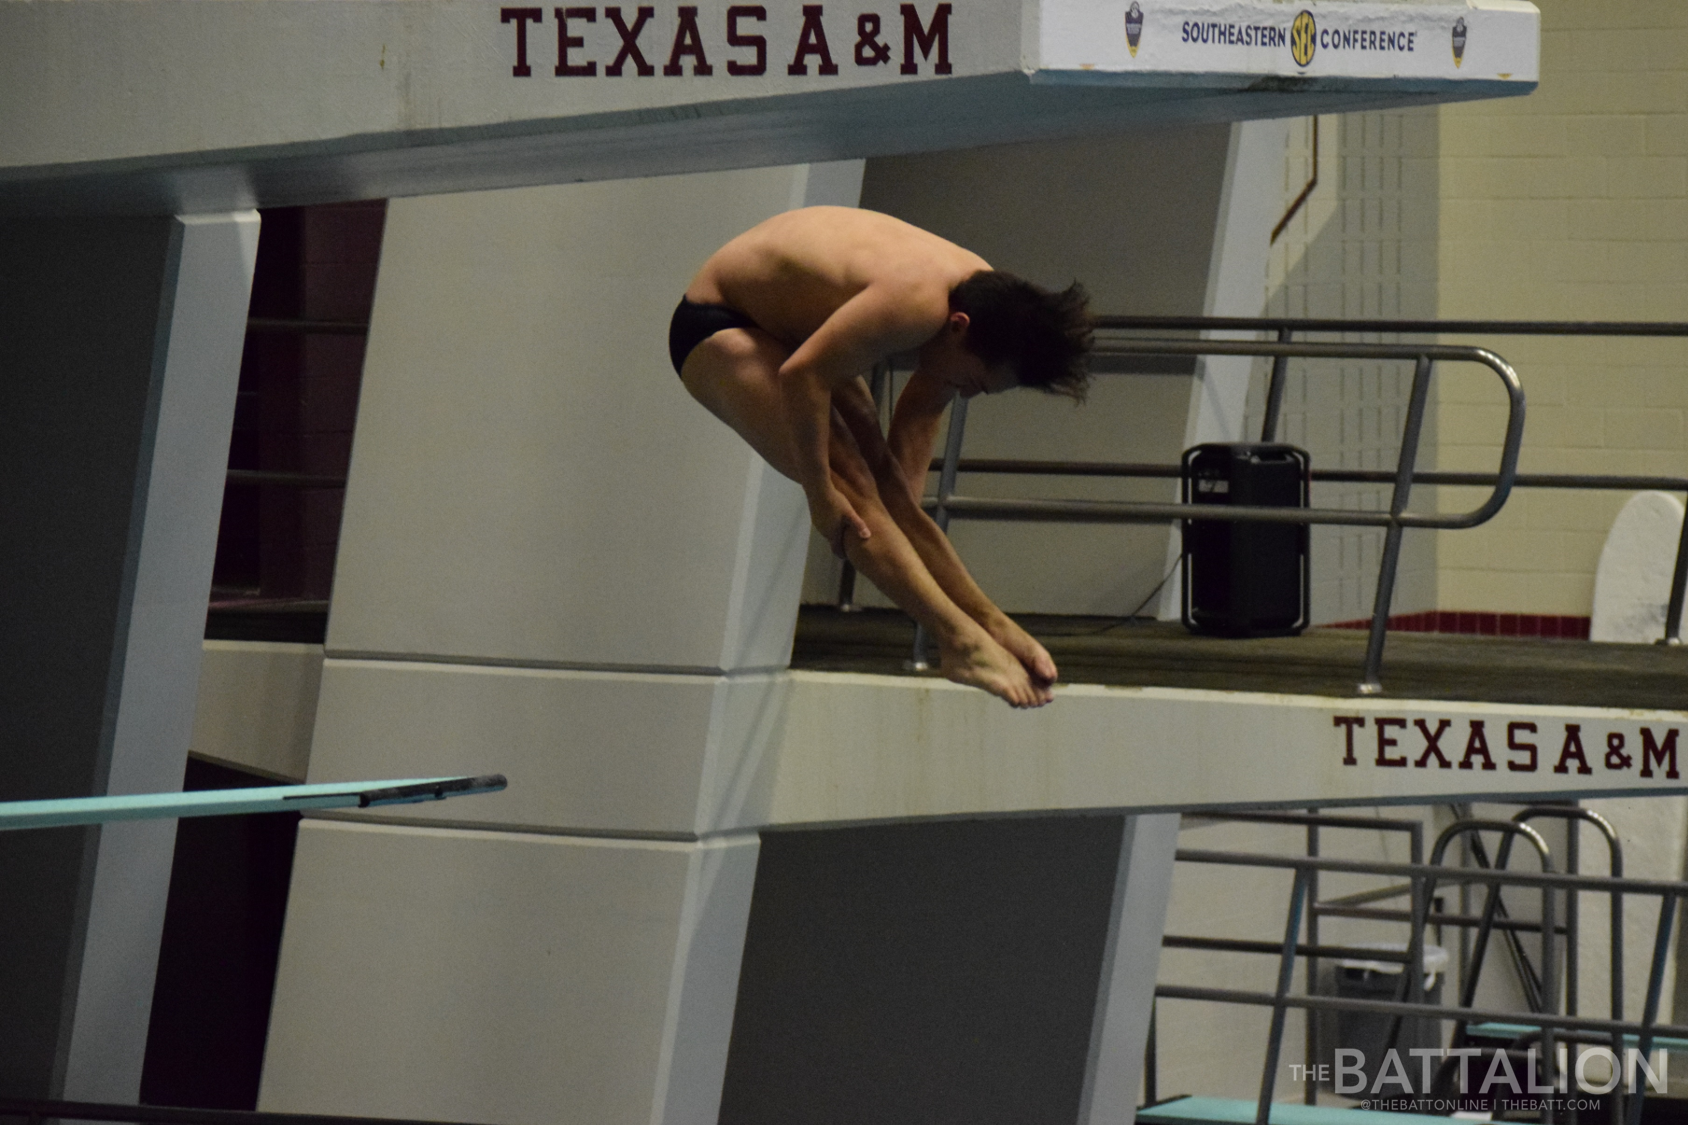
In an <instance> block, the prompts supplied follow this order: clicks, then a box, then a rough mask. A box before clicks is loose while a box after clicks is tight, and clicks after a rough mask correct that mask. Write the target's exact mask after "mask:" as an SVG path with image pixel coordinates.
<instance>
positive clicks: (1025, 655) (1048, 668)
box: [981, 613, 1060, 703]
mask: <svg viewBox="0 0 1688 1125" xmlns="http://www.w3.org/2000/svg"><path fill="white" fill-rule="evenodd" d="M981 624H982V625H984V628H985V632H987V633H989V634H990V635H991V639H992V640H994V641H995V642H996V643H997V644H999V645H1001V646H1002V647H1003V648H1005V649H1007V650H1008V654H1009V655H1010V656H1012V657H1014V659H1016V660H1018V661H1019V662H1020V664H1021V665H1022V666H1023V667H1024V668H1025V669H1026V675H1027V676H1028V677H1029V678H1030V679H1031V682H1032V686H1033V687H1035V688H1039V689H1041V690H1044V691H1046V692H1047V690H1048V689H1049V688H1051V687H1053V686H1054V684H1055V680H1056V678H1057V677H1058V676H1059V675H1060V671H1059V670H1058V669H1057V668H1056V667H1055V661H1054V659H1053V658H1052V657H1050V655H1049V650H1048V649H1046V648H1044V647H1043V646H1042V645H1040V644H1038V643H1037V642H1036V641H1035V640H1033V639H1032V635H1031V634H1030V633H1028V632H1026V631H1025V630H1024V629H1022V628H1020V627H1019V626H1018V625H1016V624H1015V623H1014V621H1013V619H1012V618H1010V617H1009V616H1008V615H1007V614H1003V613H999V614H997V615H996V618H995V620H992V621H988V622H981ZM1053 698H1054V696H1053V695H1050V696H1049V699H1053ZM1048 701H1049V700H1048V699H1045V700H1044V702H1045V703H1047V702H1048Z"/></svg>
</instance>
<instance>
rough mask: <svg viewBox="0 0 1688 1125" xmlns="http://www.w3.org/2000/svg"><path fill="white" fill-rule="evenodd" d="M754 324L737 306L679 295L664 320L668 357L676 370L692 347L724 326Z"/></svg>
mask: <svg viewBox="0 0 1688 1125" xmlns="http://www.w3.org/2000/svg"><path fill="white" fill-rule="evenodd" d="M755 327H757V324H756V322H755V321H754V320H751V319H750V318H749V317H748V316H745V315H744V314H743V313H741V312H739V311H738V310H737V309H732V308H728V307H727V306H726V305H700V304H698V303H697V302H695V301H688V300H686V299H685V298H684V297H681V298H680V307H679V308H677V309H675V310H674V319H672V320H670V321H669V322H668V358H669V359H671V360H673V361H674V371H675V373H676V374H678V373H679V371H680V369H681V368H682V367H684V366H685V365H686V357H687V356H689V355H691V354H692V349H693V348H695V347H697V346H698V345H699V344H701V343H703V342H704V341H705V340H707V339H709V338H710V337H711V336H713V335H715V333H717V332H720V331H721V330H722V329H725V328H755Z"/></svg>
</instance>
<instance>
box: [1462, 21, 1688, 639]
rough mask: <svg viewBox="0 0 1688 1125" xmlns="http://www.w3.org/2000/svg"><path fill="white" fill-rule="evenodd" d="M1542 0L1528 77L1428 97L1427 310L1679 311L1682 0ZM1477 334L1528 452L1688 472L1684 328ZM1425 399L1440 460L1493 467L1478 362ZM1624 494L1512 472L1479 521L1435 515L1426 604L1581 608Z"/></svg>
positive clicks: (1686, 279) (1547, 460)
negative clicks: (1434, 208)
mask: <svg viewBox="0 0 1688 1125" xmlns="http://www.w3.org/2000/svg"><path fill="white" fill-rule="evenodd" d="M1536 2H1537V4H1538V6H1539V7H1540V8H1541V12H1542V79H1541V86H1540V88H1539V89H1538V90H1537V91H1536V92H1535V93H1534V94H1532V95H1530V96H1529V97H1527V98H1517V99H1505V100H1500V101H1488V102H1474V103H1470V104H1465V105H1451V106H1445V107H1443V108H1442V109H1441V110H1440V111H1439V118H1440V130H1439V131H1440V161H1439V166H1438V167H1439V177H1438V178H1439V187H1438V190H1439V194H1440V199H1441V204H1440V212H1441V214H1440V218H1441V224H1440V236H1439V253H1438V263H1439V264H1438V271H1439V282H1438V292H1437V311H1438V313H1439V315H1441V316H1443V317H1458V318H1508V319H1511V318H1516V319H1539V320H1594V319H1604V320H1674V321H1682V320H1688V4H1683V3H1681V2H1680V0H1536ZM1473 342H1475V340H1473ZM1482 342H1484V343H1486V344H1489V345H1490V346H1493V347H1495V348H1496V350H1498V351H1499V352H1500V353H1501V354H1502V355H1504V356H1505V357H1506V358H1507V359H1509V360H1511V361H1512V362H1513V364H1514V365H1515V366H1516V367H1517V368H1518V371H1519V374H1520V376H1521V377H1522V379H1523V382H1524V387H1525V391H1526V393H1527V395H1528V396H1529V420H1528V424H1527V425H1526V428H1525V439H1524V449H1523V455H1522V460H1521V466H1520V467H1521V468H1523V469H1524V470H1526V471H1534V472H1561V473H1564V472H1587V473H1667V474H1673V475H1682V474H1688V432H1685V431H1688V425H1685V415H1684V411H1685V408H1688V341H1682V340H1676V341H1662V340H1654V341H1648V340H1621V339H1610V340H1601V339H1580V340H1575V339H1573V340H1565V339H1540V338H1537V339H1532V338H1519V337H1504V338H1492V339H1485V340H1483V341H1482ZM1438 401H1439V407H1438V418H1437V421H1438V426H1439V436H1440V454H1441V455H1440V462H1439V467H1441V468H1445V469H1482V468H1490V467H1492V466H1493V465H1494V464H1495V459H1496V456H1497V452H1498V446H1497V443H1496V442H1495V440H1494V436H1493V435H1494V434H1495V433H1496V432H1497V431H1498V426H1499V421H1498V416H1499V414H1500V412H1501V409H1502V407H1501V400H1500V397H1499V393H1498V391H1497V390H1496V389H1495V388H1494V387H1493V384H1492V380H1485V379H1483V378H1482V377H1480V376H1478V375H1476V374H1471V375H1463V376H1462V375H1459V374H1456V373H1454V372H1449V373H1448V375H1447V377H1446V378H1445V379H1444V381H1443V382H1442V385H1441V388H1440V395H1439V400H1438ZM1471 495H1472V490H1461V489H1447V490H1444V498H1443V503H1444V504H1445V505H1446V506H1448V507H1450V508H1451V507H1454V506H1459V507H1468V506H1469V505H1470V503H1471ZM1627 496H1628V494H1627V493H1607V494H1597V493H1586V492H1585V493H1575V492H1560V491H1553V492H1546V491H1524V492H1521V493H1519V494H1517V495H1515V497H1514V499H1513V500H1512V501H1511V503H1510V504H1509V505H1508V506H1507V508H1506V510H1504V511H1503V512H1502V513H1501V515H1500V516H1498V517H1497V518H1496V519H1495V520H1494V521H1493V522H1492V523H1491V524H1489V525H1488V526H1486V527H1483V528H1479V529H1477V530H1475V531H1466V532H1452V533H1443V534H1441V535H1440V536H1439V541H1438V564H1439V573H1438V602H1439V605H1440V607H1441V608H1443V609H1458V610H1488V611H1498V612H1519V613H1546V614H1576V615H1586V614H1588V613H1589V612H1590V607H1591V604H1592V599H1593V587H1594V569H1595V564H1596V562H1597V561H1598V559H1599V555H1600V548H1601V546H1602V544H1603V543H1604V541H1605V536H1606V532H1607V529H1608V528H1609V527H1610V526H1611V522H1612V519H1613V518H1614V517H1615V515H1616V514H1617V511H1618V508H1619V507H1620V506H1621V505H1622V504H1623V502H1624V500H1625V499H1627Z"/></svg>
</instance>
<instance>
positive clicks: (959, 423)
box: [908, 395, 967, 672]
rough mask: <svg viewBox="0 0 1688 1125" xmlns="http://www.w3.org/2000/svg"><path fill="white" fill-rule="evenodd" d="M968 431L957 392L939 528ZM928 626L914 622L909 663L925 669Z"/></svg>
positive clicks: (937, 512) (936, 515)
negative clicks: (912, 651) (912, 648)
mask: <svg viewBox="0 0 1688 1125" xmlns="http://www.w3.org/2000/svg"><path fill="white" fill-rule="evenodd" d="M966 432H967V400H966V399H964V398H962V397H961V396H959V395H957V396H956V397H955V399H953V400H952V401H951V402H950V420H949V436H948V437H946V438H945V439H944V467H943V469H942V470H941V471H940V472H939V473H938V506H937V508H936V509H934V510H933V512H932V522H933V523H935V524H937V525H938V530H939V531H942V532H944V533H945V534H948V533H949V507H948V505H949V498H950V497H951V496H953V495H954V494H955V470H956V466H957V465H958V464H959V463H960V461H961V439H962V436H963V435H964V434H965V433H966ZM926 641H927V637H926V626H924V625H922V624H920V623H919V622H918V621H917V622H915V625H914V654H913V655H912V656H911V657H910V658H909V662H908V667H909V670H910V671H913V672H924V671H926V670H928V669H929V668H931V667H932V665H931V664H930V663H928V662H927V660H926Z"/></svg>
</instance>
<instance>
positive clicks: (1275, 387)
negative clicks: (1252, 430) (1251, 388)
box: [1260, 325, 1294, 442]
mask: <svg viewBox="0 0 1688 1125" xmlns="http://www.w3.org/2000/svg"><path fill="white" fill-rule="evenodd" d="M1293 334H1294V333H1293V332H1292V331H1291V329H1290V328H1289V326H1288V325H1285V326H1284V327H1282V328H1280V329H1278V343H1280V344H1287V343H1289V342H1290V339H1291V337H1292V336H1293ZM1288 375H1289V356H1287V355H1280V356H1277V357H1275V358H1274V359H1273V360H1272V377H1271V379H1270V380H1268V381H1267V383H1266V419H1265V421H1263V422H1261V424H1260V440H1261V441H1263V442H1269V441H1277V440H1278V415H1279V414H1281V413H1282V412H1283V406H1284V383H1285V382H1286V381H1287V380H1288Z"/></svg>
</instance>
